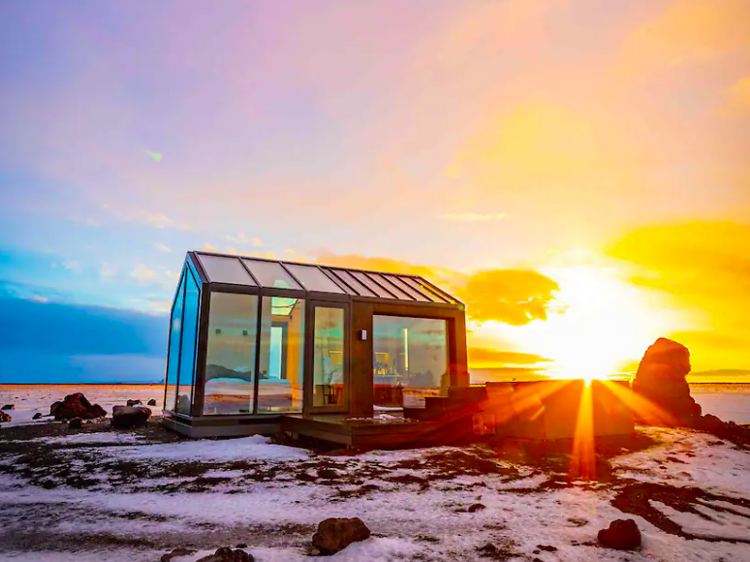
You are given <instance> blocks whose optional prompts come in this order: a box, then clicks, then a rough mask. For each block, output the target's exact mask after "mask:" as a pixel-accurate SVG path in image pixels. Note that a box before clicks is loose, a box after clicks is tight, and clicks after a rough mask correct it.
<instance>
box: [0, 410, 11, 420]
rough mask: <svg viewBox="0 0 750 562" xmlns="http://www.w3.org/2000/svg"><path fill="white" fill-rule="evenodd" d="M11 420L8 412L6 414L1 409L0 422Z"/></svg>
mask: <svg viewBox="0 0 750 562" xmlns="http://www.w3.org/2000/svg"><path fill="white" fill-rule="evenodd" d="M10 420H11V417H10V414H6V413H5V412H3V411H0V423H2V422H9V421H10Z"/></svg>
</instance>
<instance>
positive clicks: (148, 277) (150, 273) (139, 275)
mask: <svg viewBox="0 0 750 562" xmlns="http://www.w3.org/2000/svg"><path fill="white" fill-rule="evenodd" d="M130 276H131V277H132V278H133V279H135V280H136V281H138V282H139V283H143V284H146V283H153V282H155V281H158V279H159V274H158V273H156V272H155V271H154V270H153V269H149V268H148V267H146V266H145V265H144V264H142V263H139V264H138V265H136V266H135V268H134V269H133V271H131V272H130Z"/></svg>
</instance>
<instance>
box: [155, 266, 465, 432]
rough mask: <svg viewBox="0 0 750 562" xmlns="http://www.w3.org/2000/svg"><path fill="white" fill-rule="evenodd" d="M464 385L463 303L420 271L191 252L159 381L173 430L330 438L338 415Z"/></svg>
mask: <svg viewBox="0 0 750 562" xmlns="http://www.w3.org/2000/svg"><path fill="white" fill-rule="evenodd" d="M468 384H469V381H468V371H467V364H466V329H465V314H464V305H463V304H462V303H461V302H459V301H458V300H457V299H456V298H455V297H453V296H451V295H449V294H448V293H446V292H445V291H443V290H441V289H440V288H439V287H437V286H435V285H434V284H432V283H430V282H429V281H427V280H425V279H424V278H422V277H419V276H416V275H403V274H393V273H381V272H373V271H363V270H356V269H346V268H340V267H329V266H320V265H311V264H304V263H291V262H284V261H272V260H264V259H258V258H250V257H243V256H236V255H220V254H214V253H207V252H188V254H187V256H186V259H185V265H184V267H183V269H182V274H181V277H180V281H179V285H178V288H177V292H176V295H175V298H174V303H173V305H172V311H171V322H170V332H169V347H168V351H167V372H166V377H165V388H164V393H165V394H164V423H165V424H166V425H168V426H169V427H170V428H172V429H175V430H177V431H179V432H182V433H184V434H187V435H190V436H193V437H205V436H220V435H249V434H254V433H274V432H276V431H278V430H280V429H290V428H291V430H292V431H293V432H294V433H298V432H299V433H305V432H306V430H309V431H308V434H309V435H311V436H313V437H319V438H326V436H325V435H323V434H322V433H321V431H322V430H321V429H320V428H321V427H323V426H321V425H320V424H321V423H327V424H328V425H327V426H326V427H328V431H329V433H330V431H332V432H333V433H334V434H335V433H336V431H344V430H336V429H333V430H331V427H333V425H334V424H338V425H339V426H342V427H343V425H342V424H344V425H345V421H346V420H351V419H362V418H368V417H372V415H373V412H374V411H375V410H376V409H386V408H387V409H389V410H398V409H401V410H403V409H406V410H407V411H409V409H413V408H421V407H423V406H424V403H425V399H426V398H427V397H431V396H445V395H447V393H448V389H449V388H459V387H465V386H468ZM313 422H315V423H313ZM285 423H288V424H292V426H289V427H287V426H285ZM316 424H317V425H316ZM323 433H325V431H323ZM333 440H334V441H336V440H338V441H340V442H343V443H346V442H349V441H347V439H345V438H340V439H336V438H334V439H333Z"/></svg>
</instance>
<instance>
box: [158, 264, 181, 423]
mask: <svg viewBox="0 0 750 562" xmlns="http://www.w3.org/2000/svg"><path fill="white" fill-rule="evenodd" d="M185 275H187V272H186V271H185V270H184V269H183V274H182V278H181V279H180V285H179V287H178V288H177V294H176V297H175V301H174V307H173V309H172V317H171V319H170V325H169V357H168V358H167V380H166V383H165V391H164V409H165V410H174V409H175V402H176V401H177V373H178V371H179V367H180V336H181V335H182V305H183V302H184V295H185Z"/></svg>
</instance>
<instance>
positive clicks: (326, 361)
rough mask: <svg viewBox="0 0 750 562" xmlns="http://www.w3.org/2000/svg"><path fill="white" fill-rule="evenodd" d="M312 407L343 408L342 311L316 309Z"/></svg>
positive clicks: (332, 308) (322, 307)
mask: <svg viewBox="0 0 750 562" xmlns="http://www.w3.org/2000/svg"><path fill="white" fill-rule="evenodd" d="M314 329H315V347H314V349H313V406H316V407H325V406H327V407H331V406H343V405H344V360H345V358H344V309H343V308H335V307H327V306H316V307H315V328H314Z"/></svg>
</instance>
